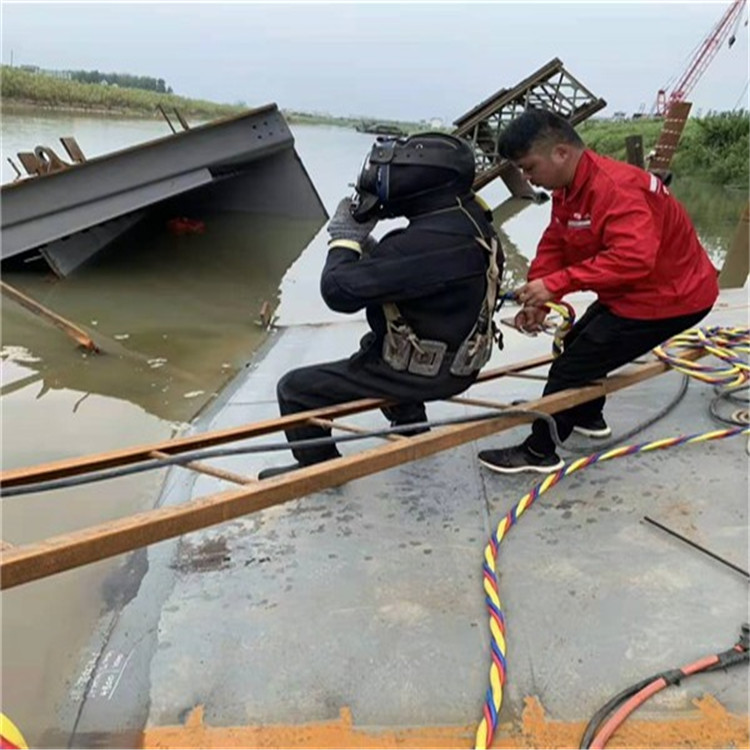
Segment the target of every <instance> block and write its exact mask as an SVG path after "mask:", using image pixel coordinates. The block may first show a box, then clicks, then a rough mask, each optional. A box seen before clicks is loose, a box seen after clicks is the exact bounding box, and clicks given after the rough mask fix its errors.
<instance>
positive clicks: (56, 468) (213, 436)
mask: <svg viewBox="0 0 750 750" xmlns="http://www.w3.org/2000/svg"><path fill="white" fill-rule="evenodd" d="M551 361H552V355H545V356H543V357H535V358H533V359H528V360H525V361H523V362H516V363H515V364H512V365H506V366H505V367H497V368H495V369H493V370H487V371H485V372H483V373H481V374H480V376H479V378H478V379H477V382H480V383H482V382H486V381H488V380H494V379H496V378H501V377H505V376H506V375H509V374H511V373H516V372H523V371H525V370H531V369H533V368H535V367H542V366H543V365H547V364H549V363H550V362H551ZM385 404H386V402H385V401H383V400H381V399H376V398H363V399H359V400H358V401H349V402H347V403H345V404H337V405H335V406H327V407H325V408H322V409H313V410H310V411H304V412H298V413H297V414H290V415H288V416H286V417H279V418H276V419H267V420H264V421H262V422H253V423H251V424H248V425H243V426H241V427H232V428H230V429H226V430H216V431H213V432H204V433H202V434H200V435H193V436H190V437H184V438H177V439H176V440H166V441H162V442H160V443H153V444H150V445H140V446H135V447H133V448H125V449H123V450H117V451H111V452H110V453H99V454H96V455H93V456H82V457H81V458H75V459H69V460H63V461H52V462H50V463H47V464H40V465H39V466H31V467H23V468H19V469H10V470H8V471H4V472H0V487H4V488H5V487H20V486H23V485H26V484H32V483H36V482H44V481H47V480H50V479H60V478H62V477H71V476H78V475H80V474H85V473H86V472H89V471H99V470H100V469H109V468H112V467H114V466H127V465H130V464H134V463H138V462H139V461H147V460H149V459H150V458H151V454H152V453H153V451H160V452H163V453H165V454H167V455H169V456H177V455H179V454H180V453H183V452H185V451H192V450H197V449H198V448H208V447H210V446H214V445H222V444H225V443H232V442H236V441H238V440H245V439H246V438H252V437H259V436H260V435H268V434H270V433H273V432H280V431H281V430H285V429H288V428H289V427H297V426H300V425H303V424H305V423H306V422H307V421H309V420H310V419H311V418H322V419H335V418H338V417H347V416H349V415H351V414H359V413H360V412H363V411H369V410H370V409H378V408H380V407H381V406H384V405H385Z"/></svg>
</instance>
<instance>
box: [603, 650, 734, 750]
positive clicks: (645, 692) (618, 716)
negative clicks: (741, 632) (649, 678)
mask: <svg viewBox="0 0 750 750" xmlns="http://www.w3.org/2000/svg"><path fill="white" fill-rule="evenodd" d="M718 662H719V657H718V656H716V655H715V654H714V655H713V656H706V657H705V658H703V659H699V660H698V661H696V662H693V663H692V664H688V666H686V667H681V668H680V670H679V671H680V672H682V674H683V675H685V677H687V676H688V675H691V674H695V673H696V672H702V671H703V670H704V669H707V668H708V667H712V666H714V664H717V663H718ZM668 684H669V683H668V682H667V681H666V680H665V679H664V678H663V677H659V679H657V680H654V681H653V682H651V683H649V684H648V685H646V687H644V688H642V689H641V690H639V691H638V692H637V693H636V694H635V695H634V696H633V697H632V698H630V699H629V700H628V701H627V702H626V703H624V704H623V705H622V706H621V707H620V708H619V709H618V710H617V711H616V712H615V713H614V714H613V715H612V716H611V717H610V718H609V719H608V720H607V721H606V723H605V724H604V726H603V727H602V728H601V729H600V730H599V731H598V732H597V734H596V736H595V737H594V739H593V740H592V742H591V744H590V745H589V747H590V748H592V750H603V748H605V747H606V746H607V742H609V739H610V737H611V736H612V735H613V734H614V733H615V732H616V731H617V730H618V729H619V728H620V726H621V725H622V723H623V722H624V721H625V719H627V718H628V716H630V714H632V713H633V711H635V709H636V708H638V707H639V706H642V705H643V704H644V703H645V702H646V701H647V700H648V699H649V698H650V697H651V696H652V695H655V694H656V693H658V692H659V691H660V690H663V689H664V688H665V687H667V685H668Z"/></svg>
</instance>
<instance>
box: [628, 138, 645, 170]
mask: <svg viewBox="0 0 750 750" xmlns="http://www.w3.org/2000/svg"><path fill="white" fill-rule="evenodd" d="M625 154H626V156H627V160H628V164H632V165H633V166H634V167H640V168H641V169H645V164H646V162H645V161H644V159H643V136H642V135H629V136H626V138H625Z"/></svg>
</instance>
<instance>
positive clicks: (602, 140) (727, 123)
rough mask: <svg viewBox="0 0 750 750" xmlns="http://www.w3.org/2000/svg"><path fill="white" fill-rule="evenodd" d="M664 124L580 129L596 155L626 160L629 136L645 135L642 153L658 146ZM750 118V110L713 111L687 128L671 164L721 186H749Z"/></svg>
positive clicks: (604, 123) (596, 123) (603, 123)
mask: <svg viewBox="0 0 750 750" xmlns="http://www.w3.org/2000/svg"><path fill="white" fill-rule="evenodd" d="M662 124H663V123H662V121H661V120H646V119H641V120H629V121H620V122H613V121H611V120H589V121H587V122H585V123H583V124H581V125H579V126H578V128H577V130H578V132H579V133H580V134H581V137H582V138H583V140H584V141H585V142H586V145H587V146H589V147H590V148H592V149H593V150H594V151H596V152H597V153H600V154H604V155H606V156H611V157H613V158H614V159H620V160H621V161H625V160H626V158H625V138H626V136H630V135H640V136H641V137H642V138H643V153H644V155H645V154H648V152H649V151H651V149H652V148H653V147H654V146H655V145H656V141H657V140H658V137H659V133H660V132H661V129H662ZM749 165H750V117H748V112H747V110H741V111H738V112H720V113H710V114H708V115H707V116H705V117H701V118H691V119H689V120H688V121H687V123H686V124H685V130H684V131H683V133H682V138H681V139H680V145H679V146H678V148H677V152H676V153H675V155H674V159H673V160H672V166H671V169H672V171H673V172H674V173H675V175H678V176H682V177H696V178H698V177H699V178H700V179H701V180H703V181H704V182H711V183H713V184H716V185H733V186H738V187H743V188H747V187H748V179H749V177H750V169H749Z"/></svg>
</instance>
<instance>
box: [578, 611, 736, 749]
mask: <svg viewBox="0 0 750 750" xmlns="http://www.w3.org/2000/svg"><path fill="white" fill-rule="evenodd" d="M749 636H750V626H748V624H747V623H744V624H743V625H742V627H741V630H740V639H739V641H738V642H737V644H736V645H735V646H734V648H731V649H728V650H726V651H722V652H721V653H719V654H717V655H716V659H717V661H716V663H715V664H712V665H710V666H707V667H704V668H703V669H701V670H699V671H697V672H691V673H685V672H683V671H682V669H671V670H667V671H665V672H659V673H658V674H655V675H652V676H651V677H647V678H646V679H645V680H640V681H639V682H637V683H636V684H635V685H631V686H630V687H627V688H625V690H623V691H621V692H620V693H618V694H617V695H615V696H614V697H613V698H610V699H609V700H608V701H607V702H606V703H605V704H604V705H603V706H602V707H601V708H600V709H599V710H598V711H597V712H596V713H595V714H594V715H593V716H592V717H591V719H590V721H589V723H588V724H587V725H586V729H585V730H584V732H583V737H581V744H580V745H579V747H580V748H588V747H590V746H591V743H592V741H593V740H594V738H595V737H596V735H597V732H598V730H599V727H600V726H601V725H602V723H603V722H604V721H605V720H606V719H607V717H608V716H609V715H610V714H612V713H614V712H615V711H616V710H617V709H618V708H619V707H620V706H621V705H622V704H623V703H625V702H626V701H627V700H628V699H630V698H632V697H633V696H634V695H635V694H636V693H639V692H640V691H641V690H643V689H644V688H645V687H647V686H648V685H650V684H651V683H652V682H656V680H661V679H663V680H664V681H665V682H666V683H667V684H668V685H676V684H679V682H680V681H681V680H683V679H684V678H686V677H691V676H692V675H693V674H702V673H705V672H716V671H718V670H719V669H727V668H728V667H732V666H736V665H738V664H742V663H743V662H750V651H748V648H749V647H750V640H749Z"/></svg>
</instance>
